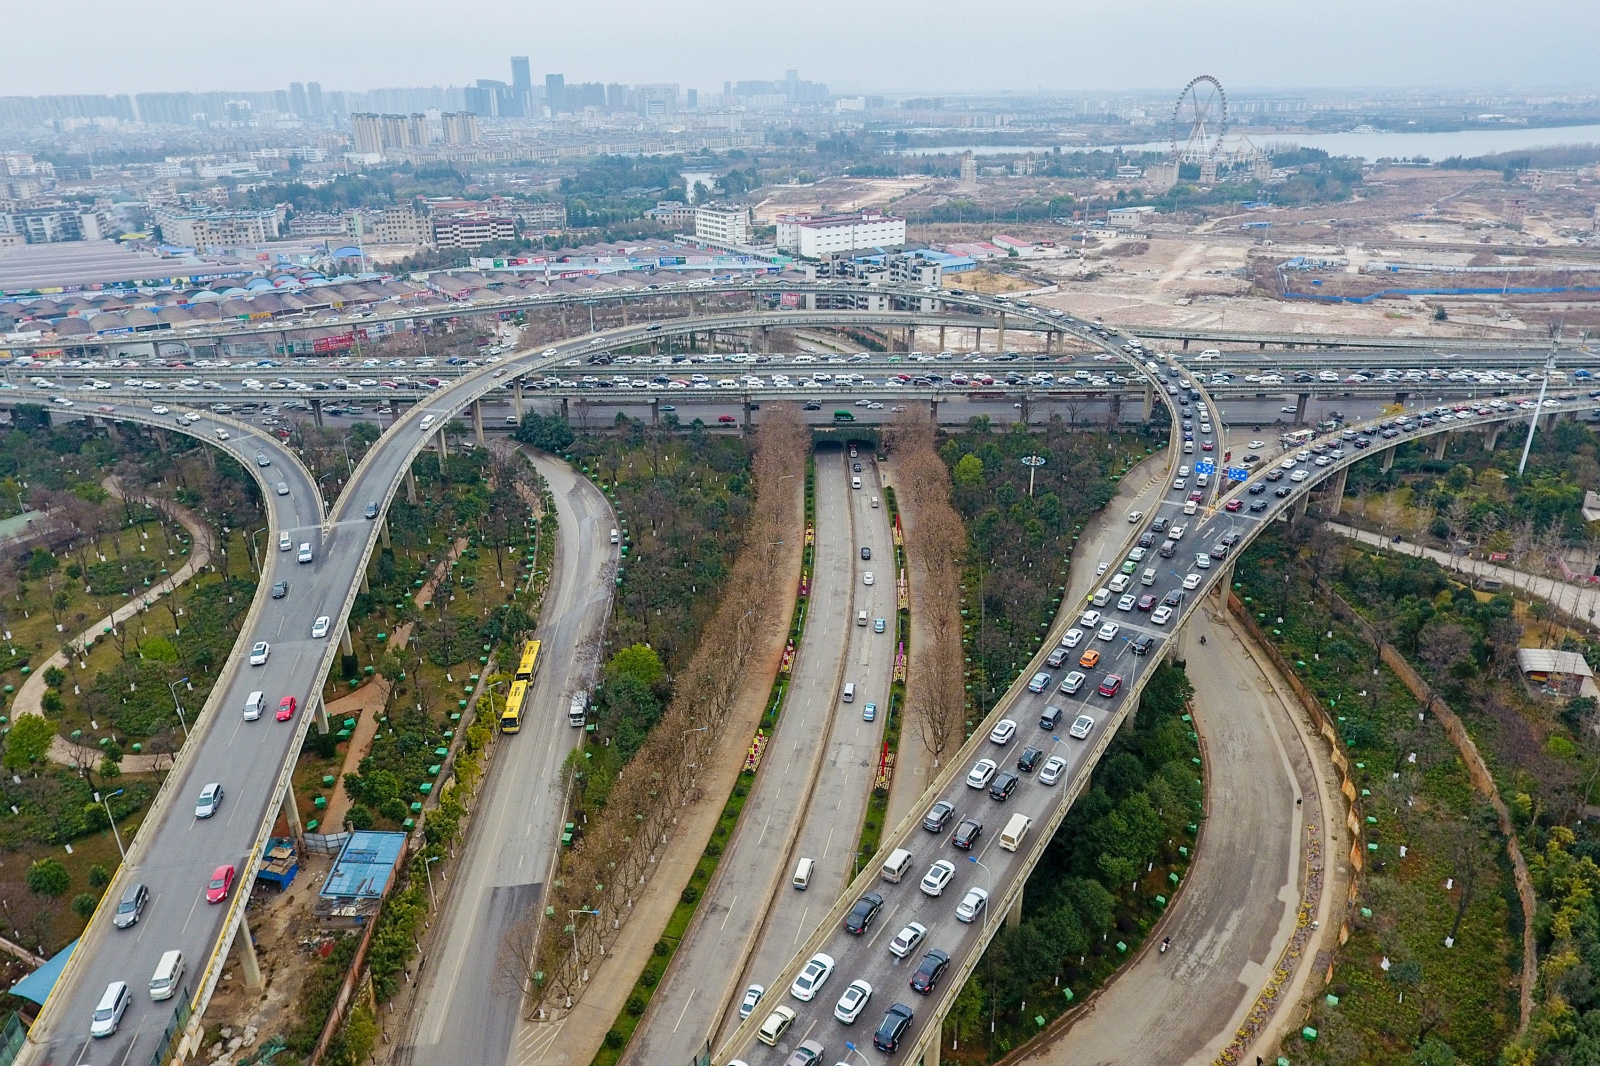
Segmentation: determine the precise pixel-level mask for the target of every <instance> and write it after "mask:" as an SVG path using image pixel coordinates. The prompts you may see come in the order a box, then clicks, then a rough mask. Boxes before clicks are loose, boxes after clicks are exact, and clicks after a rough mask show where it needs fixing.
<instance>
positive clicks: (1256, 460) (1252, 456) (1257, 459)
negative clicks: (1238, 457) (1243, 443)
mask: <svg viewBox="0 0 1600 1066" xmlns="http://www.w3.org/2000/svg"><path fill="white" fill-rule="evenodd" d="M1244 461H1245V462H1247V463H1259V462H1260V461H1261V456H1259V455H1255V454H1253V453H1252V454H1250V455H1247V456H1245V457H1244Z"/></svg>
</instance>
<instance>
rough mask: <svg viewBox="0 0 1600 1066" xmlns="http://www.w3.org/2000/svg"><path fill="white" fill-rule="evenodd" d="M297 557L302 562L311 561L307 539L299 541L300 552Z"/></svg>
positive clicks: (309, 545) (309, 543) (309, 544)
mask: <svg viewBox="0 0 1600 1066" xmlns="http://www.w3.org/2000/svg"><path fill="white" fill-rule="evenodd" d="M297 558H298V559H299V560H300V561H301V562H302V563H309V562H310V561H311V542H310V541H309V540H308V541H302V542H301V544H300V554H299V555H298V556H297Z"/></svg>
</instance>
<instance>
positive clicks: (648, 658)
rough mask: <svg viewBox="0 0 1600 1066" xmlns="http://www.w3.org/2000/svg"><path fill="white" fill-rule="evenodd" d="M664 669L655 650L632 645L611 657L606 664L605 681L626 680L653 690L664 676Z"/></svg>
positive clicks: (643, 645)
mask: <svg viewBox="0 0 1600 1066" xmlns="http://www.w3.org/2000/svg"><path fill="white" fill-rule="evenodd" d="M666 672H667V671H666V667H664V666H662V665H661V656H659V655H657V654H656V653H655V649H654V648H651V647H649V646H648V645H645V644H632V645H629V646H628V647H626V648H623V649H622V650H621V651H619V652H617V653H616V654H615V655H613V656H612V657H611V661H610V662H608V663H606V680H607V681H620V680H622V679H623V678H627V679H629V680H632V681H637V682H638V683H639V684H641V685H644V686H645V687H646V688H654V687H655V686H656V685H657V684H658V683H660V681H661V679H662V678H663V677H665V676H666Z"/></svg>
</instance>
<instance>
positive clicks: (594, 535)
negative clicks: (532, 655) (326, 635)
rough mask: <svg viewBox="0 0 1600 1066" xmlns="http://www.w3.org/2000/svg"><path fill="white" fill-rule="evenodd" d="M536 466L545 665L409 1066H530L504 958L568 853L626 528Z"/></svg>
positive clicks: (489, 798) (561, 473) (432, 972)
mask: <svg viewBox="0 0 1600 1066" xmlns="http://www.w3.org/2000/svg"><path fill="white" fill-rule="evenodd" d="M535 465H537V466H538V468H539V472H540V473H541V474H543V475H544V477H545V479H546V480H547V481H548V482H549V483H550V490H551V492H552V494H553V495H554V496H555V500H556V512H557V514H558V516H559V534H558V535H559V540H558V542H557V545H556V556H555V573H554V575H553V576H552V579H551V584H550V588H549V590H548V592H547V593H546V599H545V604H544V609H543V611H542V613H541V616H540V624H539V626H538V629H537V631H536V633H535V636H537V637H538V638H539V639H540V640H541V641H542V642H543V646H542V648H541V650H540V660H541V666H540V667H539V670H538V672H537V673H536V674H535V675H534V684H533V690H532V693H531V694H530V696H529V698H528V702H527V705H526V707H525V710H524V714H523V725H522V731H521V732H519V733H517V734H515V735H512V736H501V737H500V738H499V739H498V740H497V741H496V747H495V753H494V759H493V761H492V763H491V765H490V769H489V774H488V776H487V778H486V779H485V782H484V787H483V791H482V793H481V795H480V798H479V802H478V806H477V811H478V813H477V815H476V816H475V818H474V820H473V822H472V828H471V832H470V833H469V835H468V838H467V840H466V842H465V845H464V849H463V850H462V852H461V855H462V858H461V861H460V863H459V864H457V865H456V866H455V868H454V869H453V870H452V871H450V873H449V878H450V879H449V880H448V881H444V880H443V879H441V878H438V877H437V875H436V885H437V887H439V888H440V889H441V890H443V892H444V895H443V897H442V899H441V900H440V903H441V907H440V910H439V912H438V917H437V918H436V919H435V920H434V929H433V932H432V939H431V942H430V950H429V953H428V955H427V956H426V958H425V959H424V960H423V961H422V964H421V972H420V973H419V974H418V977H417V981H416V984H415V986H414V992H413V993H412V1001H413V1002H414V1003H415V1005H416V1006H415V1008H414V1009H413V1010H412V1011H411V1025H410V1028H409V1029H408V1030H407V1032H406V1034H405V1036H404V1037H403V1044H402V1047H401V1049H400V1051H399V1053H398V1055H397V1059H396V1061H397V1062H399V1063H402V1064H406V1063H434V1062H439V1061H442V1060H444V1059H447V1058H448V1059H451V1060H453V1061H457V1062H470V1063H485V1064H495V1066H498V1064H500V1063H503V1062H507V1061H512V1062H515V1061H518V1059H517V1057H516V1056H514V1055H513V1054H512V1045H513V1040H514V1037H515V1035H516V1031H517V1025H518V1023H519V1018H520V1014H519V1008H520V1006H521V996H520V994H519V993H518V991H517V989H516V988H515V986H514V984H513V983H512V982H510V981H508V980H507V979H506V978H505V977H504V976H503V975H502V963H501V950H500V949H501V944H502V942H503V941H504V940H505V937H506V934H507V933H508V932H509V931H510V930H511V929H512V928H513V927H514V926H516V925H517V923H518V922H520V921H521V920H522V919H524V918H526V917H529V916H531V915H533V914H534V913H536V911H537V907H538V904H539V900H540V899H541V898H542V895H543V891H544V885H545V882H546V880H547V877H548V874H549V871H550V868H551V861H552V856H553V855H554V854H555V852H556V849H557V847H558V840H559V837H560V832H561V820H562V816H563V806H562V800H563V798H564V797H563V788H562V776H561V766H562V763H563V761H564V760H565V759H566V757H567V753H568V752H569V751H571V750H572V749H573V748H574V747H575V746H576V745H577V743H578V740H579V736H580V734H581V732H582V731H581V730H578V729H574V728H572V727H571V726H570V725H568V724H567V697H568V696H569V695H570V694H571V693H573V692H575V691H577V690H578V689H580V688H587V687H589V686H590V685H591V684H592V683H593V680H594V670H593V665H594V657H593V655H594V653H593V651H592V648H593V647H595V646H597V645H595V644H594V643H593V642H594V640H595V638H597V637H598V636H599V634H600V633H601V631H602V629H603V626H604V623H605V618H606V611H607V610H608V608H609V605H610V602H611V588H612V582H611V580H610V576H609V575H610V573H611V572H612V570H613V568H614V566H615V563H616V551H617V549H616V548H615V547H613V546H612V545H611V544H610V530H611V529H612V527H614V526H615V524H616V520H615V517H614V516H613V514H612V511H611V507H610V505H609V504H608V503H607V502H606V500H605V497H604V496H603V495H602V494H601V492H600V491H599V490H598V489H597V488H596V487H595V486H594V484H593V483H592V482H590V481H589V480H587V479H586V478H582V477H579V476H577V475H576V474H575V473H574V472H573V470H572V468H571V467H569V466H567V465H566V464H565V463H561V462H557V461H555V460H552V459H547V458H543V457H537V458H536V459H535ZM508 654H509V653H508ZM502 695H503V693H502Z"/></svg>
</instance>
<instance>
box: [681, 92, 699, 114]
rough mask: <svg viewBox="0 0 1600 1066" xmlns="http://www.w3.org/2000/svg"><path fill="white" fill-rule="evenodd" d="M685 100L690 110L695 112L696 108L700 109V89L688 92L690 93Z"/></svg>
mask: <svg viewBox="0 0 1600 1066" xmlns="http://www.w3.org/2000/svg"><path fill="white" fill-rule="evenodd" d="M684 98H685V99H684V102H685V105H686V106H687V107H688V108H689V110H690V111H693V110H695V109H696V108H698V107H699V106H700V90H699V89H690V90H688V92H686V93H685V94H684Z"/></svg>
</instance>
